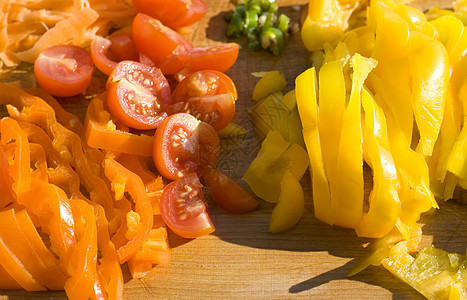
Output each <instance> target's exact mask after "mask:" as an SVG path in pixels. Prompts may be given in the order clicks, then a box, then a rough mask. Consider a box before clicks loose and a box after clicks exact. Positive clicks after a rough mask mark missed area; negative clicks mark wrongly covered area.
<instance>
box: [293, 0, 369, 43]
mask: <svg viewBox="0 0 467 300" xmlns="http://www.w3.org/2000/svg"><path fill="white" fill-rule="evenodd" d="M361 2H363V1H356V0H351V1H339V0H317V1H308V14H307V16H306V19H305V22H304V23H303V26H302V30H301V36H302V40H303V42H304V44H305V47H306V48H307V49H308V50H309V51H313V50H318V49H321V48H322V46H323V44H324V43H326V42H328V43H331V44H333V43H335V42H336V41H337V40H338V39H339V38H340V37H341V36H342V35H343V33H344V32H345V30H346V29H347V27H348V20H349V18H350V15H351V14H352V12H353V11H354V10H355V9H356V8H357V7H358V5H359V4H360V3H361Z"/></svg>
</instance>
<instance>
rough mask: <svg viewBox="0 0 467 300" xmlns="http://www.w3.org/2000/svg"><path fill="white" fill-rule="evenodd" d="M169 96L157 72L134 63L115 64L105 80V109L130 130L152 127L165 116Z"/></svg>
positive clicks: (159, 73)
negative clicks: (106, 106)
mask: <svg viewBox="0 0 467 300" xmlns="http://www.w3.org/2000/svg"><path fill="white" fill-rule="evenodd" d="M170 94H171V93H170V86H169V84H168V82H167V79H166V78H165V77H164V75H163V74H162V73H161V71H160V69H158V68H156V67H150V66H147V65H144V64H141V63H138V62H134V61H122V62H120V63H118V64H117V66H116V67H115V69H114V70H113V72H112V74H111V75H110V76H109V79H108V81H107V104H108V106H109V110H110V111H111V113H112V114H113V115H114V116H115V118H117V120H118V121H120V122H121V123H122V124H124V125H126V126H128V127H131V128H136V129H153V128H156V127H157V126H158V125H159V124H160V123H161V122H162V121H163V120H164V119H165V118H166V117H167V116H168V112H167V107H168V105H169V104H170V102H171V95H170Z"/></svg>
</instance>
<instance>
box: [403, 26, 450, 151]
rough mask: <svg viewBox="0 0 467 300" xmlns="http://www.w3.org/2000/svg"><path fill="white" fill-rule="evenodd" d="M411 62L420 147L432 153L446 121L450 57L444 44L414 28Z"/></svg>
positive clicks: (410, 43) (413, 98) (413, 96)
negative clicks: (443, 122)
mask: <svg viewBox="0 0 467 300" xmlns="http://www.w3.org/2000/svg"><path fill="white" fill-rule="evenodd" d="M409 49H410V50H409V51H410V55H409V64H410V68H411V71H412V73H413V87H412V97H411V103H412V107H413V111H414V116H415V122H416V123H417V127H418V130H419V132H420V140H419V144H418V146H417V151H419V152H420V153H422V154H423V155H425V156H430V155H431V153H432V152H433V147H434V145H435V142H436V140H437V138H438V135H439V131H440V128H441V123H442V121H443V115H444V106H445V102H446V97H447V91H448V82H449V57H448V54H447V52H446V49H445V48H444V46H443V44H442V43H441V42H439V41H437V40H435V39H433V38H430V37H427V36H425V35H423V34H420V33H417V32H412V33H411V35H410V40H409Z"/></svg>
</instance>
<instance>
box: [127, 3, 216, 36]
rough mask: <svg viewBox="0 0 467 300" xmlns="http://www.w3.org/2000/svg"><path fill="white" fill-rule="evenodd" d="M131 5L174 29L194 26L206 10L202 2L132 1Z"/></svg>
mask: <svg viewBox="0 0 467 300" xmlns="http://www.w3.org/2000/svg"><path fill="white" fill-rule="evenodd" d="M133 5H134V6H135V7H136V9H137V10H138V11H139V12H142V13H145V14H148V15H150V16H151V17H153V18H156V19H158V20H160V21H161V22H162V23H163V24H164V25H165V26H168V27H171V28H176V29H178V28H182V27H185V26H189V25H191V24H194V23H195V22H197V21H198V20H199V19H201V17H203V15H204V14H205V13H206V11H207V10H208V7H207V5H206V2H205V1H204V0H171V1H167V0H133Z"/></svg>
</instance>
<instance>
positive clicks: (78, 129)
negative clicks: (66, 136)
mask: <svg viewBox="0 0 467 300" xmlns="http://www.w3.org/2000/svg"><path fill="white" fill-rule="evenodd" d="M24 91H25V92H27V93H29V94H31V95H34V96H37V97H39V98H41V99H42V100H44V101H45V102H47V103H48V104H49V105H50V106H51V107H52V108H53V110H54V112H55V117H56V118H57V121H58V122H60V124H62V125H63V126H65V128H67V129H69V130H71V131H73V132H75V133H77V134H78V135H80V136H81V135H82V134H83V133H84V126H83V124H82V123H81V121H80V120H79V118H78V117H77V116H75V115H74V114H72V113H69V112H68V111H66V110H65V109H64V108H63V107H62V106H61V105H60V103H58V101H57V99H55V97H54V96H52V95H51V94H49V93H47V92H46V91H45V90H43V89H41V88H38V87H32V88H26V89H24Z"/></svg>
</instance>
